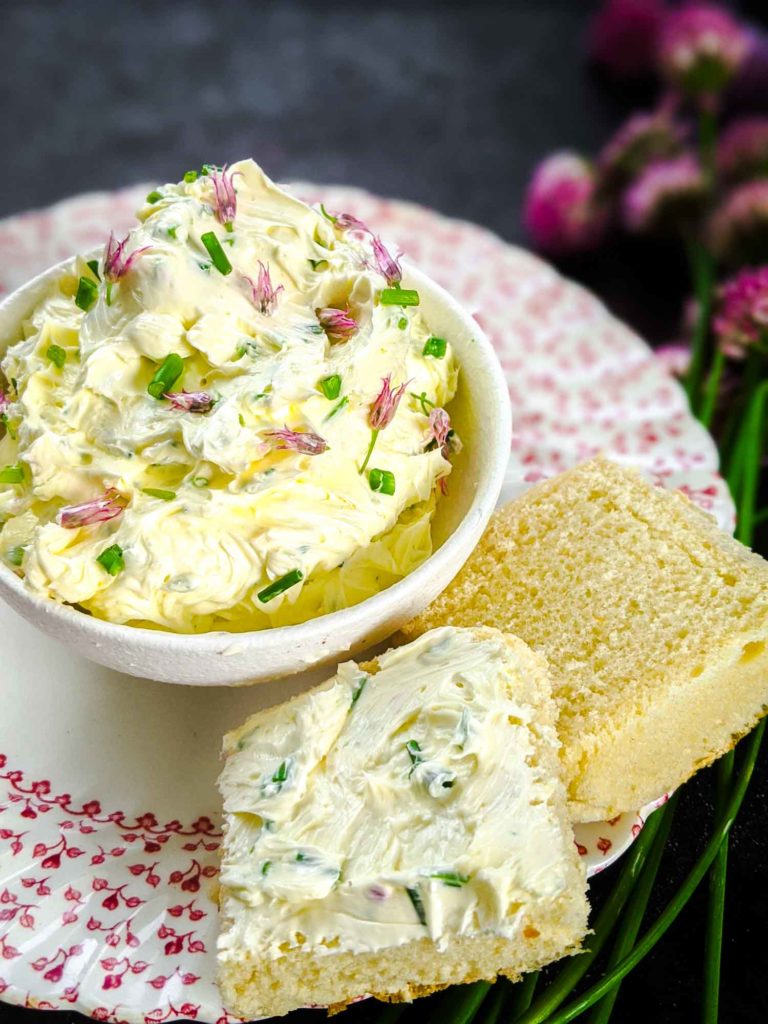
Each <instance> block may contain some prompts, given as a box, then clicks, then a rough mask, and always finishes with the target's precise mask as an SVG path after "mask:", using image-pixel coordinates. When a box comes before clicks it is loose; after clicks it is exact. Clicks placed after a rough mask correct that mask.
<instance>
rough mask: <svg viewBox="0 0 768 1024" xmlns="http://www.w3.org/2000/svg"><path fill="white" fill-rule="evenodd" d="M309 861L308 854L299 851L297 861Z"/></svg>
mask: <svg viewBox="0 0 768 1024" xmlns="http://www.w3.org/2000/svg"><path fill="white" fill-rule="evenodd" d="M308 859H309V858H308V857H307V855H306V853H302V852H301V850H299V851H298V853H297V854H296V860H298V861H303V860H308Z"/></svg>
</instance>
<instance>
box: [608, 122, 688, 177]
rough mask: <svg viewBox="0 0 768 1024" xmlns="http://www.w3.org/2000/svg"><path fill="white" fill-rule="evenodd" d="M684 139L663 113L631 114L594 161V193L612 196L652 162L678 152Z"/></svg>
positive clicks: (682, 133) (680, 129)
mask: <svg viewBox="0 0 768 1024" xmlns="http://www.w3.org/2000/svg"><path fill="white" fill-rule="evenodd" d="M685 136H686V131H685V129H684V128H683V127H682V126H681V125H679V124H677V123H676V122H674V121H673V120H672V118H671V117H670V116H669V114H668V113H667V112H666V111H664V110H659V111H654V112H652V113H640V114H633V115H632V117H630V118H629V120H628V121H626V122H625V123H624V124H623V125H622V126H621V128H619V130H618V131H617V132H616V134H615V135H614V136H613V137H612V138H611V139H609V141H608V142H607V143H606V145H605V146H604V147H603V150H602V152H601V153H600V155H599V157H598V158H597V178H598V190H599V191H600V193H601V194H603V195H606V196H608V195H616V194H617V193H619V192H620V191H621V190H622V189H623V188H625V187H626V185H627V184H628V183H629V182H630V181H631V180H632V179H633V178H634V177H635V176H636V175H637V174H638V173H639V172H640V171H641V170H642V169H643V168H644V167H646V166H647V165H648V164H649V163H651V161H652V160H657V159H659V158H662V157H670V156H676V155H677V154H678V153H680V151H681V149H682V147H683V141H684V140H685Z"/></svg>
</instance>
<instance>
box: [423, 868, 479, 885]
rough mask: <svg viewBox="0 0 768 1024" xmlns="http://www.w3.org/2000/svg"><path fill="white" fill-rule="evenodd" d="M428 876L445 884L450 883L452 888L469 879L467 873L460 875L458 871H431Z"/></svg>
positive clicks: (463, 883)
mask: <svg viewBox="0 0 768 1024" xmlns="http://www.w3.org/2000/svg"><path fill="white" fill-rule="evenodd" d="M429 877H430V878H437V879H438V881H440V882H443V883H444V884H445V885H450V886H452V887H453V888H454V889H458V888H460V887H461V886H462V885H466V884H467V882H468V881H469V875H460V874H459V873H458V871H433V872H432V874H431V875H430V876H429Z"/></svg>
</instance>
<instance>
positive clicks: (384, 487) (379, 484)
mask: <svg viewBox="0 0 768 1024" xmlns="http://www.w3.org/2000/svg"><path fill="white" fill-rule="evenodd" d="M368 486H369V487H370V488H371V490H372V491H377V492H378V493H379V494H394V493H395V474H394V473H390V471H389V470H388V469H372V470H370V472H369V473H368Z"/></svg>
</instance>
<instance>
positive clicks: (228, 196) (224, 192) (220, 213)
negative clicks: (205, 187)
mask: <svg viewBox="0 0 768 1024" xmlns="http://www.w3.org/2000/svg"><path fill="white" fill-rule="evenodd" d="M239 174H240V172H239V171H236V172H235V174H232V173H231V172H229V173H228V172H227V165H226V164H225V165H224V166H223V167H222V168H221V170H219V169H218V168H217V167H215V168H211V171H210V174H209V177H210V179H211V181H212V182H213V194H214V205H213V212H214V214H215V215H216V220H217V221H218V222H219V224H223V225H224V226H225V227H227V226H229V227H230V228H231V227H232V222H233V221H234V219H235V215H236V213H237V193H236V192H235V185H234V179H235V178H236V177H237V176H238V175H239Z"/></svg>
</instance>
